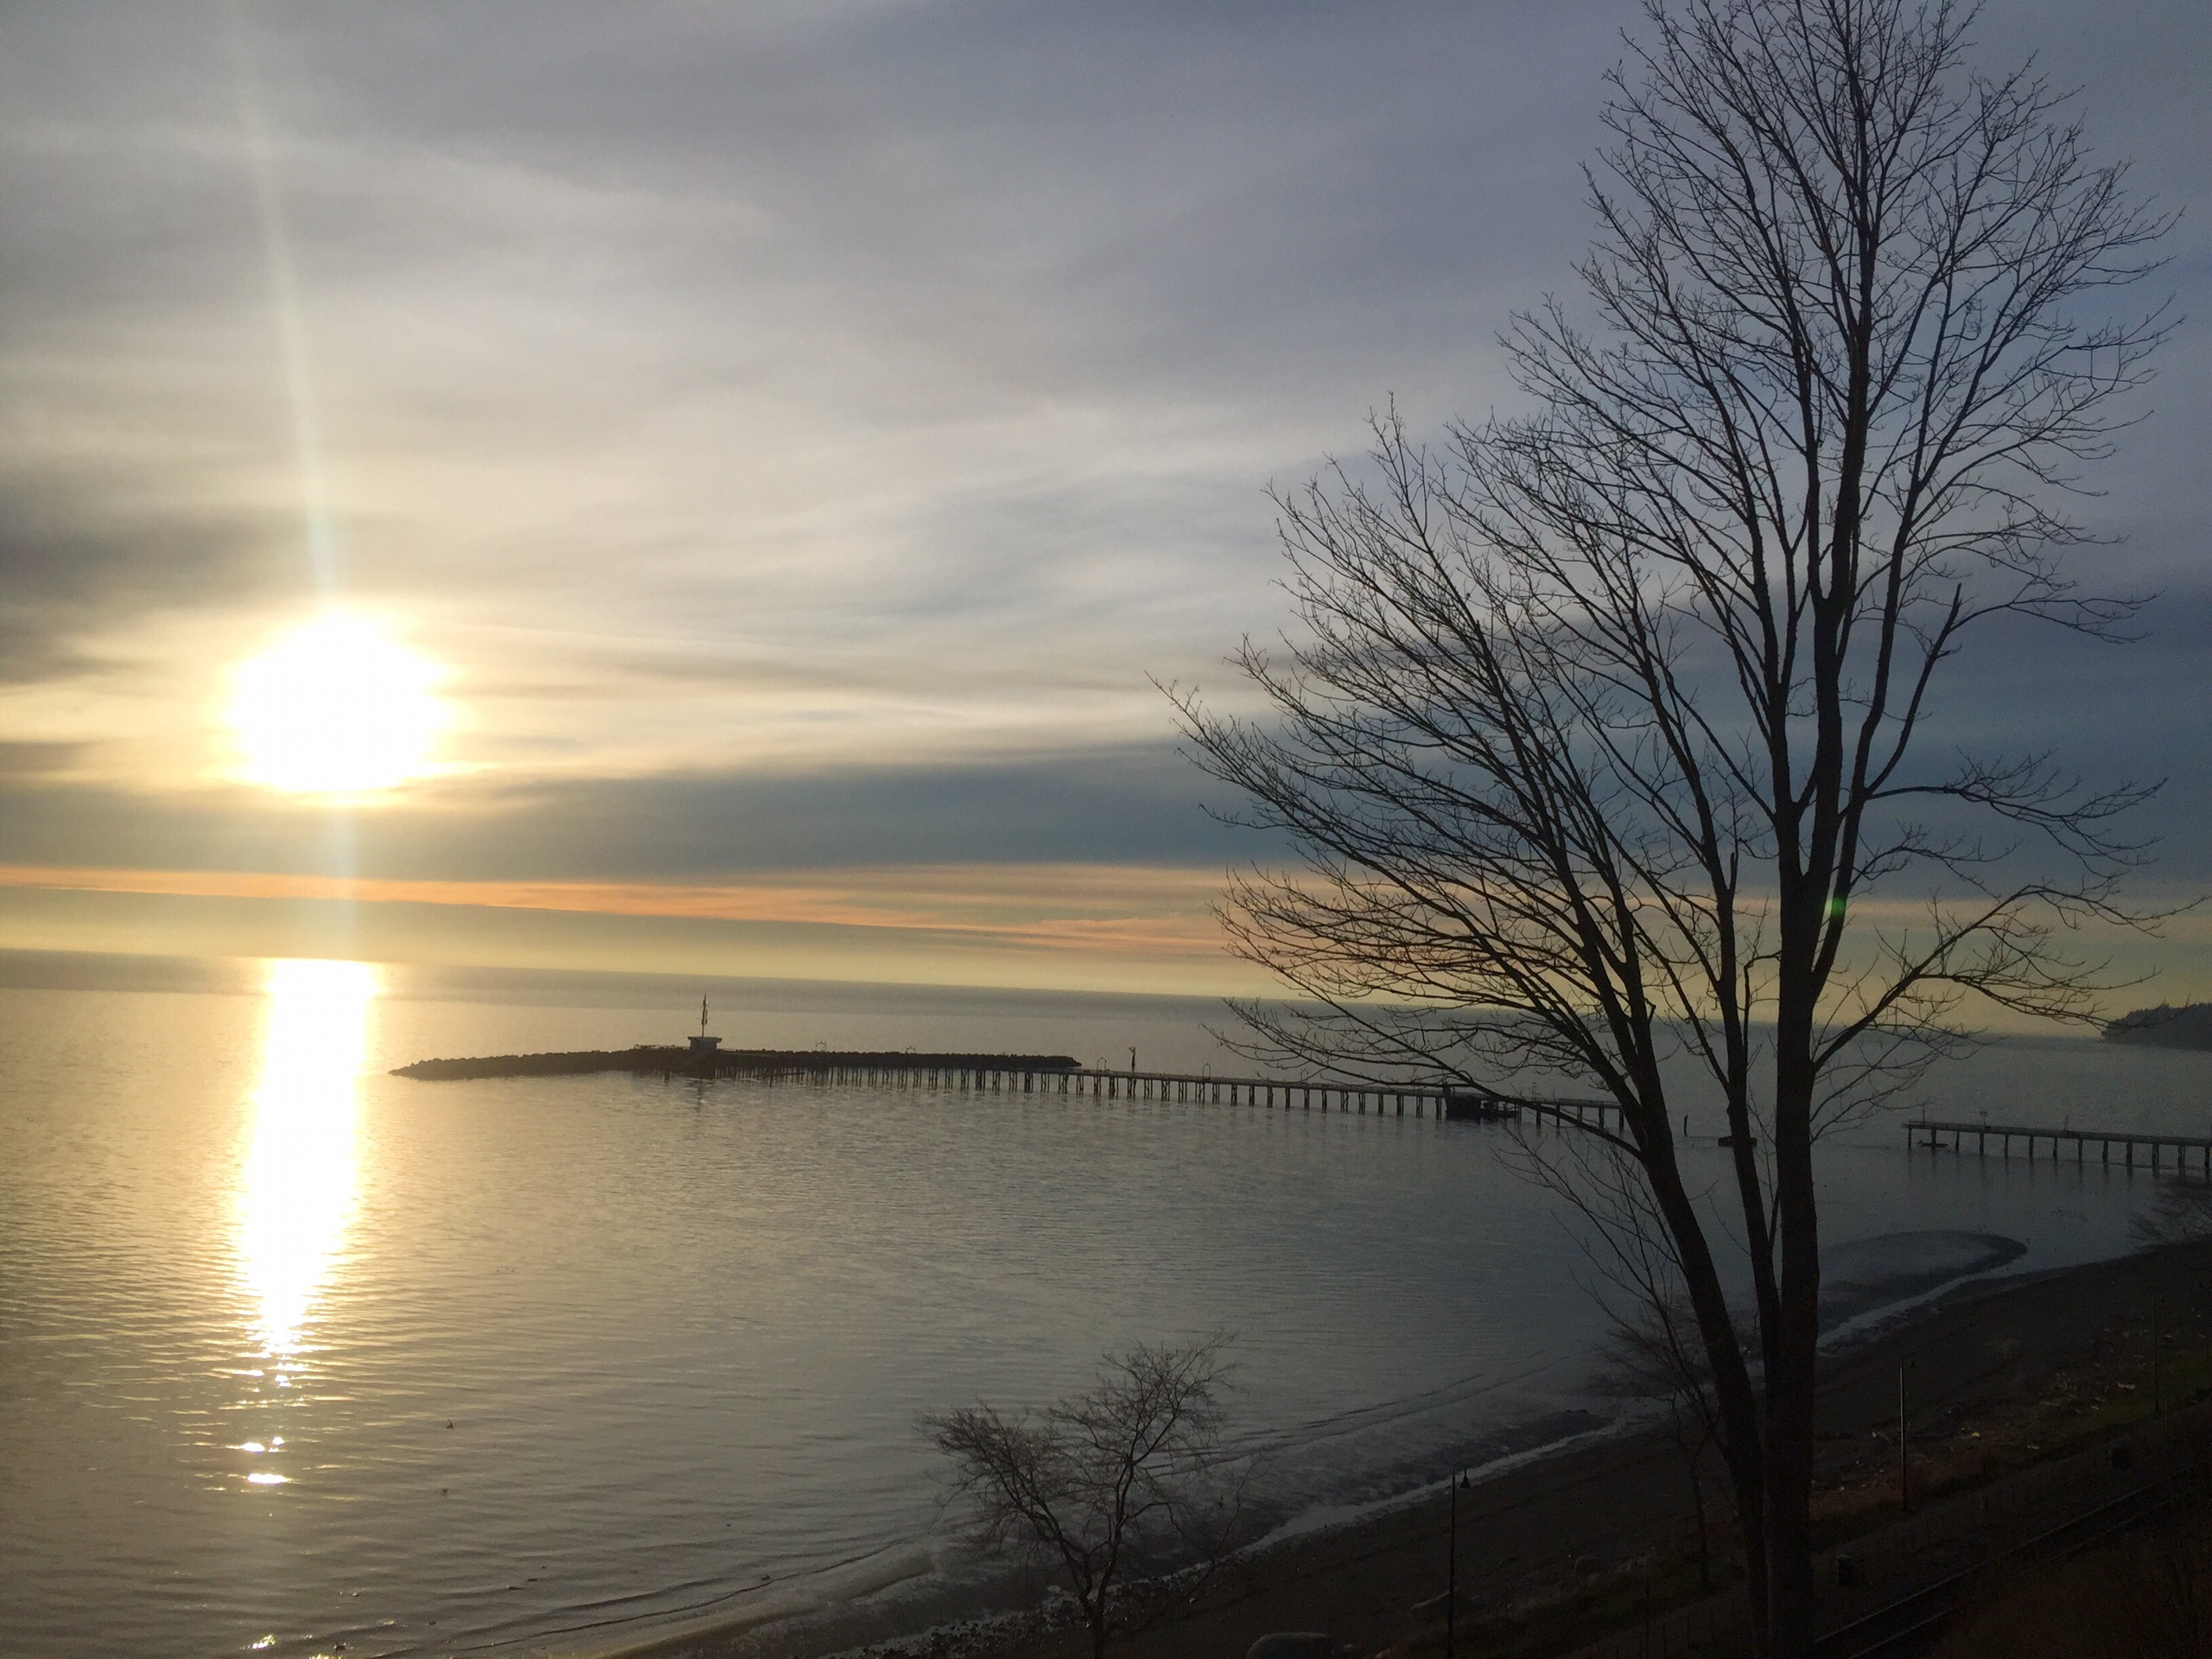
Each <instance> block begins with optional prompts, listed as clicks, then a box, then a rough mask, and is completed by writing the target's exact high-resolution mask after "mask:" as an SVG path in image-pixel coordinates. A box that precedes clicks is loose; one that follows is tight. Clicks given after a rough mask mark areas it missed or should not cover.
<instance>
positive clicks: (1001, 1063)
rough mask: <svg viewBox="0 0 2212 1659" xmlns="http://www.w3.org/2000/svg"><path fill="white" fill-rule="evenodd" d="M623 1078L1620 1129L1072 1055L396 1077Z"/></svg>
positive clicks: (710, 1057) (1529, 1112) (1403, 1085)
mask: <svg viewBox="0 0 2212 1659" xmlns="http://www.w3.org/2000/svg"><path fill="white" fill-rule="evenodd" d="M592 1071H627V1072H630V1073H632V1075H633V1076H639V1077H652V1076H658V1077H667V1078H671V1079H672V1078H677V1077H696V1078H701V1079H707V1078H737V1077H744V1078H750V1079H753V1080H754V1081H760V1082H768V1083H802V1084H819V1085H824V1086H827V1085H832V1084H859V1085H864V1086H868V1087H874V1088H884V1089H914V1090H935V1091H943V1092H965V1093H978V1094H1020V1095H1065V1096H1071V1097H1072V1096H1089V1097H1090V1098H1093V1099H1098V1100H1132V1101H1159V1102H1165V1103H1181V1104H1186V1105H1211V1106H1250V1107H1257V1108H1259V1109H1262V1110H1274V1109H1280V1110H1282V1111H1306V1112H1315V1111H1318V1112H1332V1111H1333V1112H1338V1113H1351V1114H1356V1115H1358V1116H1367V1115H1369V1114H1370V1113H1372V1114H1374V1115H1375V1116H1398V1117H1408V1116H1410V1117H1422V1118H1438V1119H1441V1120H1444V1121H1446V1122H1491V1123H1497V1122H1518V1121H1520V1120H1522V1119H1523V1118H1526V1119H1529V1120H1530V1121H1531V1122H1534V1123H1535V1124H1537V1125H1540V1126H1541V1125H1544V1124H1548V1123H1554V1122H1555V1123H1560V1124H1573V1125H1577V1126H1580V1127H1584V1128H1605V1129H1611V1130H1614V1131H1618V1130H1619V1128H1620V1126H1621V1109H1620V1108H1619V1107H1618V1105H1616V1104H1615V1103H1613V1102H1611V1101H1599V1100H1547V1099H1539V1098H1535V1097H1531V1096H1514V1095H1499V1094H1491V1093H1489V1092H1487V1091H1484V1090H1476V1089H1471V1088H1468V1087H1466V1086H1465V1085H1464V1084H1452V1083H1446V1082H1441V1081H1429V1082H1412V1081H1398V1082H1375V1081H1365V1082H1363V1081H1358V1080H1352V1079H1341V1078H1325V1077H1315V1078H1284V1077H1217V1076H1216V1075H1214V1074H1213V1073H1212V1072H1211V1071H1111V1070H1108V1069H1105V1068H1103V1067H1096V1068H1094V1067H1090V1066H1083V1065H1077V1064H1076V1062H1075V1061H1074V1060H1072V1059H1071V1058H1068V1057H1067V1056H1065V1055H1036V1054H913V1053H901V1052H882V1051H872V1052H836V1051H830V1050H821V1049H791V1050H771V1049H736V1050H729V1051H723V1052H702V1051H700V1050H692V1049H679V1048H667V1047H645V1048H629V1049H612V1050H604V1051H594V1052H575V1053H563V1054H503V1055H496V1056H489V1057H486V1058H478V1059H454V1060H418V1061H416V1063H415V1064H414V1065H406V1066H401V1067H399V1068H398V1069H397V1071H396V1073H395V1075H396V1076H399V1077H415V1078H417V1079H420V1080H423V1081H425V1082H463V1081H468V1080H474V1079H481V1078H487V1077H560V1076H575V1075H580V1074H582V1073H586V1072H592Z"/></svg>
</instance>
